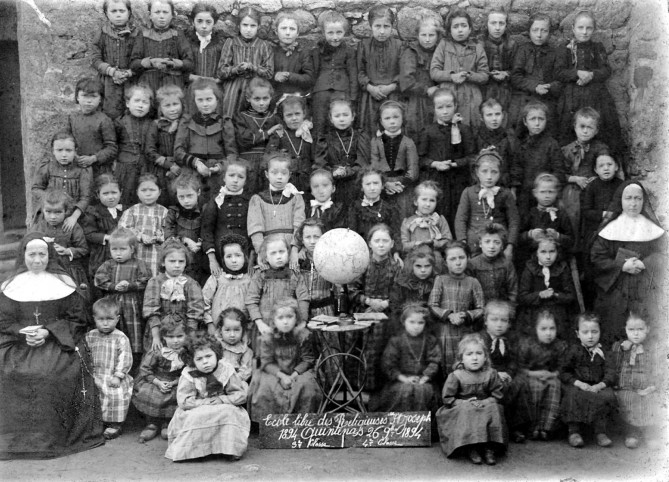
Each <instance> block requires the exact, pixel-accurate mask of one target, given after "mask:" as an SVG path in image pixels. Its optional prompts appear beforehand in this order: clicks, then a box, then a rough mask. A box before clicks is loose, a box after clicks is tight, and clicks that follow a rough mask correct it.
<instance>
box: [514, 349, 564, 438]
mask: <svg viewBox="0 0 669 482" xmlns="http://www.w3.org/2000/svg"><path fill="white" fill-rule="evenodd" d="M566 349H567V344H566V343H565V342H564V341H562V340H559V339H556V340H554V341H553V342H552V343H550V344H543V343H539V341H538V340H537V339H536V337H532V338H530V337H526V338H522V339H521V340H520V343H519V345H518V366H519V368H520V369H521V374H520V375H519V376H521V377H524V378H526V379H527V383H528V385H529V394H530V401H529V405H530V419H531V424H532V425H533V427H534V428H536V430H544V431H546V432H550V431H551V430H553V429H554V428H555V425H556V423H557V419H558V415H559V414H560V398H561V395H562V391H561V385H560V379H559V378H552V379H550V380H547V381H541V380H539V379H538V378H535V377H530V376H528V375H527V373H526V371H527V370H548V371H551V372H555V371H558V365H559V362H560V359H561V358H562V357H563V356H564V354H565V351H566ZM523 372H525V373H523Z"/></svg>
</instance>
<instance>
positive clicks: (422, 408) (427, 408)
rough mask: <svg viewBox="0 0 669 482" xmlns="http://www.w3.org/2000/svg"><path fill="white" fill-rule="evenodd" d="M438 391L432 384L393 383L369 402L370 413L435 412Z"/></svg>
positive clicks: (387, 385)
mask: <svg viewBox="0 0 669 482" xmlns="http://www.w3.org/2000/svg"><path fill="white" fill-rule="evenodd" d="M436 393H437V390H436V389H435V386H434V385H433V384H432V383H430V382H427V383H423V384H422V385H421V384H418V383H402V382H398V381H395V382H392V383H388V384H386V385H385V386H384V387H383V389H382V390H381V391H380V392H379V393H378V394H375V395H374V396H372V397H371V399H370V401H369V411H370V412H433V413H434V410H436V408H437V399H436V397H435V394H436Z"/></svg>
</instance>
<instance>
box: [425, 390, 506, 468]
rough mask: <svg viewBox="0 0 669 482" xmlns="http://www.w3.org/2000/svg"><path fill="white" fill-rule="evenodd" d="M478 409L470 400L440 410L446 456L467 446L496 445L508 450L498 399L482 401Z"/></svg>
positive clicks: (439, 416)
mask: <svg viewBox="0 0 669 482" xmlns="http://www.w3.org/2000/svg"><path fill="white" fill-rule="evenodd" d="M478 402H479V406H478V407H477V406H475V405H474V404H473V403H471V402H469V401H467V400H456V405H454V406H453V407H451V408H448V407H441V408H440V409H439V410H438V411H437V425H438V427H439V439H440V441H441V450H443V451H444V453H445V454H446V455H447V456H451V455H453V452H455V451H456V450H457V449H458V448H460V447H464V446H466V445H473V444H483V443H494V444H495V445H496V446H497V447H496V448H497V449H498V450H501V451H503V450H505V449H506V445H507V443H508V434H507V430H506V424H505V423H504V415H503V414H502V406H501V405H500V404H498V403H497V401H496V400H491V399H486V400H479V401H478Z"/></svg>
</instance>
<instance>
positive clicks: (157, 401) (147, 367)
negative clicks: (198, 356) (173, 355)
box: [132, 351, 184, 419]
mask: <svg viewBox="0 0 669 482" xmlns="http://www.w3.org/2000/svg"><path fill="white" fill-rule="evenodd" d="M172 367H174V369H172ZM183 368H184V364H183V362H180V361H179V360H175V363H172V362H171V361H170V360H168V359H167V358H165V357H163V356H162V355H161V354H160V352H157V351H150V352H147V353H145V354H144V357H143V358H142V364H141V365H140V366H139V372H138V373H137V378H136V379H135V386H134V389H133V393H132V403H133V405H134V406H135V407H136V408H137V410H139V411H140V412H142V413H143V414H144V415H146V416H148V417H155V418H168V419H169V418H172V416H173V415H174V412H175V411H176V409H177V406H178V405H177V383H178V380H179V377H180V376H181V371H182V370H183ZM156 378H158V379H159V380H162V381H164V382H170V383H172V389H171V390H170V391H169V392H168V393H163V392H161V391H160V390H159V389H158V387H157V386H155V385H154V384H153V381H154V380H155V379H156Z"/></svg>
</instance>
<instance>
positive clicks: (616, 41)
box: [611, 27, 630, 50]
mask: <svg viewBox="0 0 669 482" xmlns="http://www.w3.org/2000/svg"><path fill="white" fill-rule="evenodd" d="M611 41H612V42H613V48H614V49H616V50H626V49H628V48H629V45H630V31H629V28H628V27H623V28H619V29H616V30H613V31H612V33H611Z"/></svg>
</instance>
